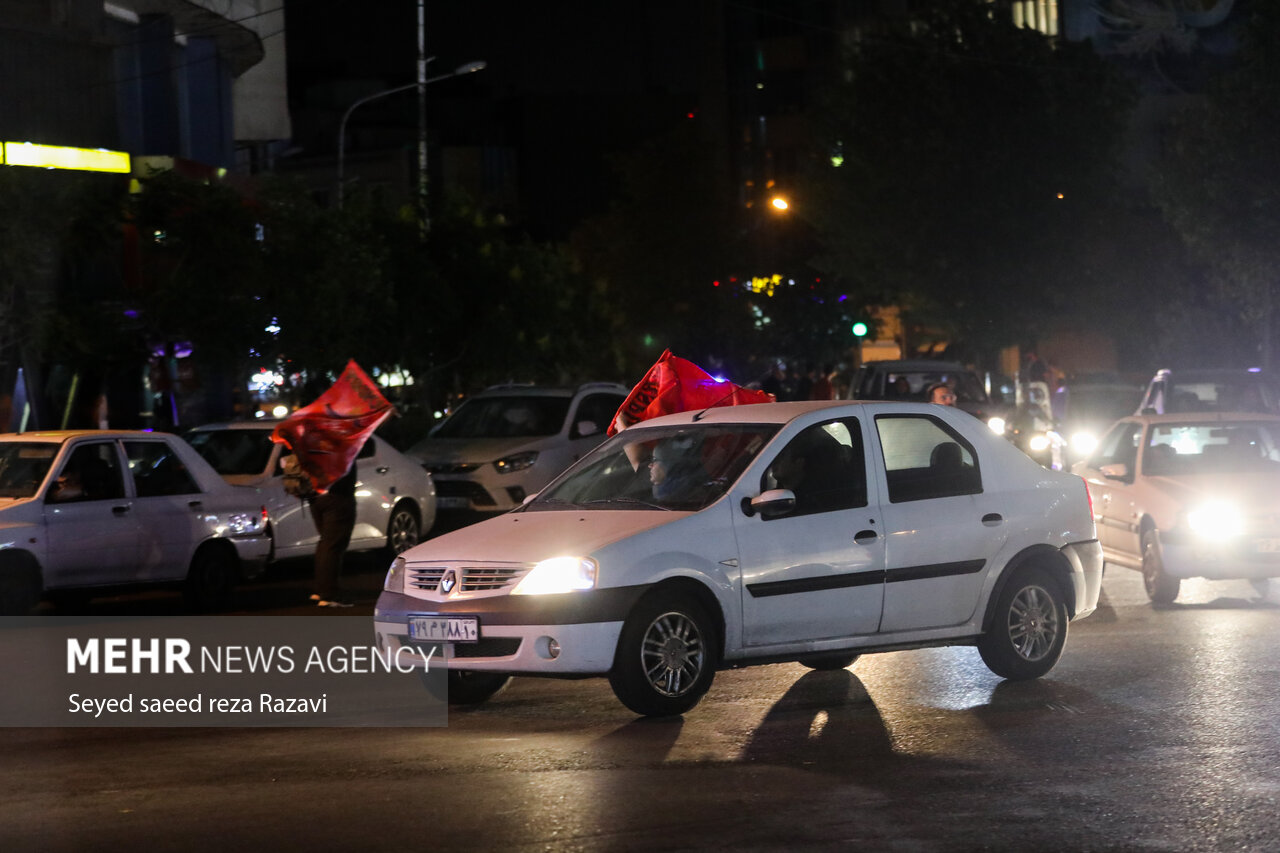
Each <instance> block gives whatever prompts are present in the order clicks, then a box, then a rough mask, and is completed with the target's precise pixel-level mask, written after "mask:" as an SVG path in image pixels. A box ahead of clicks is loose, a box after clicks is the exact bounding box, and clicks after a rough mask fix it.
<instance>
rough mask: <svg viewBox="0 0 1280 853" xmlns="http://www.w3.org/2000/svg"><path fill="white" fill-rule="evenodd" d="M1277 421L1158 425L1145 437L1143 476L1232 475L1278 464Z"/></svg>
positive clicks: (1279, 455) (1279, 451)
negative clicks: (1145, 448)
mask: <svg viewBox="0 0 1280 853" xmlns="http://www.w3.org/2000/svg"><path fill="white" fill-rule="evenodd" d="M1278 431H1280V424H1275V423H1234V424H1232V423H1226V424H1224V423H1217V422H1215V423H1205V424H1194V423H1189V424H1159V425H1157V426H1153V427H1152V428H1151V431H1150V433H1149V435H1148V437H1147V450H1146V453H1144V454H1143V458H1142V473H1143V474H1145V475H1147V476H1156V477H1159V476H1178V475H1183V474H1236V473H1242V472H1246V471H1257V470H1264V469H1274V468H1276V467H1277V466H1280V446H1278V445H1277V440H1278V439H1280V435H1277V432H1278Z"/></svg>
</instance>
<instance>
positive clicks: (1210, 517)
mask: <svg viewBox="0 0 1280 853" xmlns="http://www.w3.org/2000/svg"><path fill="white" fill-rule="evenodd" d="M1187 527H1188V528H1189V529H1190V530H1191V532H1192V533H1194V534H1195V535H1197V536H1203V537H1205V538H1211V537H1212V538H1222V537H1229V536H1239V535H1240V534H1241V533H1243V532H1244V516H1243V515H1242V514H1241V512H1240V508H1239V507H1237V506H1236V505H1235V504H1232V503H1230V502H1228V501H1210V502H1208V503H1204V504H1201V505H1200V506H1197V507H1195V508H1194V509H1192V510H1190V511H1189V512H1188V513H1187Z"/></svg>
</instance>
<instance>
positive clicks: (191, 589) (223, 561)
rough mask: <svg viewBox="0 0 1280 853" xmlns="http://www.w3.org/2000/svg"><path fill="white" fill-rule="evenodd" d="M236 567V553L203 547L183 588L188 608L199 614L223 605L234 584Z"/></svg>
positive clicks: (194, 558) (224, 549)
mask: <svg viewBox="0 0 1280 853" xmlns="http://www.w3.org/2000/svg"><path fill="white" fill-rule="evenodd" d="M238 567H239V564H238V561H237V558H236V556H235V553H234V552H233V551H231V550H230V549H229V548H219V547H212V546H211V545H205V547H203V548H201V549H200V550H199V551H197V552H196V555H195V556H194V557H193V558H192V559H191V568H190V570H189V571H188V572H187V580H186V583H185V584H184V585H183V588H182V595H183V598H185V599H186V601H187V606H188V607H190V608H191V609H192V610H194V611H196V612H198V613H199V612H204V611H208V610H216V609H218V608H219V607H221V606H222V605H224V604H226V602H227V599H228V598H229V597H230V596H231V589H232V587H234V586H235V583H236V574H237V569H238Z"/></svg>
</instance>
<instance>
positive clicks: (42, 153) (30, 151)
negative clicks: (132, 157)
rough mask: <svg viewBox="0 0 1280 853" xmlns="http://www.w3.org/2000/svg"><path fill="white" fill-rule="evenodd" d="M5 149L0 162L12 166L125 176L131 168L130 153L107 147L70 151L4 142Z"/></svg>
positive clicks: (58, 147)
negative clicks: (109, 149)
mask: <svg viewBox="0 0 1280 853" xmlns="http://www.w3.org/2000/svg"><path fill="white" fill-rule="evenodd" d="M3 149H4V154H3V159H0V162H3V163H5V164H7V165H9V166H33V167H35V168H37V169H75V170H78V171H83V172H120V173H125V174H127V173H128V172H129V170H130V169H131V168H132V167H131V165H130V163H129V154H128V153H127V152H125V151H108V150H107V149H105V148H70V147H67V146H64V145H37V144H35V143H34V142H5V143H3Z"/></svg>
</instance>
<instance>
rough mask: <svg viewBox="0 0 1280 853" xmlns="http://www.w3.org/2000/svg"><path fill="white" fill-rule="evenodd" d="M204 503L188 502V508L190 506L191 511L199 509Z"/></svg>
mask: <svg viewBox="0 0 1280 853" xmlns="http://www.w3.org/2000/svg"><path fill="white" fill-rule="evenodd" d="M203 503H204V501H187V506H188V507H190V508H191V509H197V508H199V507H200V506H201V505H202V504H203Z"/></svg>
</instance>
